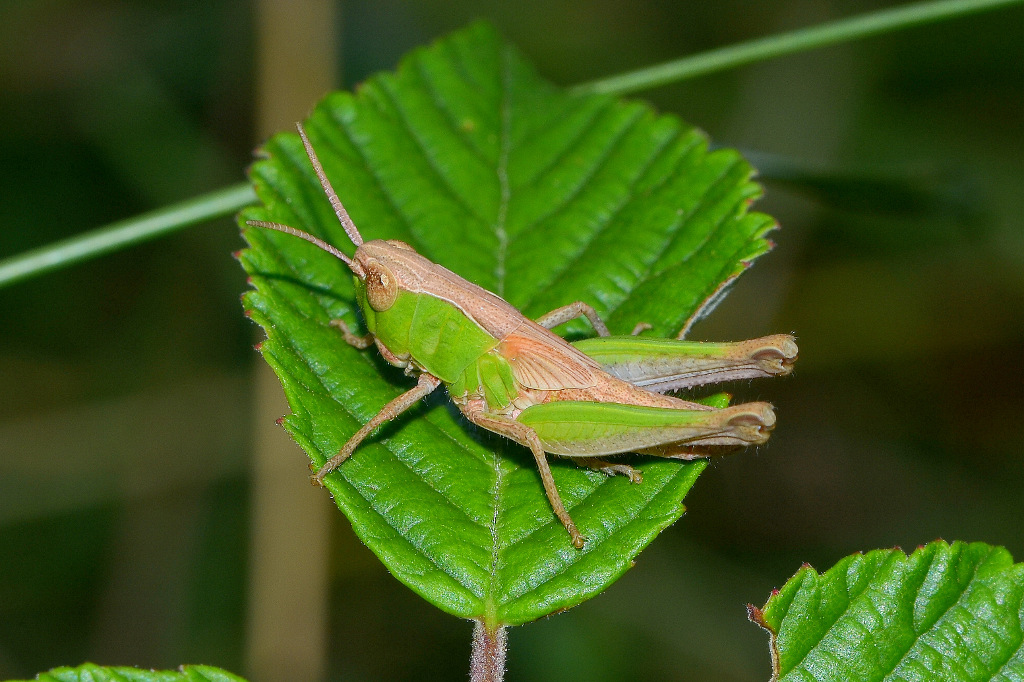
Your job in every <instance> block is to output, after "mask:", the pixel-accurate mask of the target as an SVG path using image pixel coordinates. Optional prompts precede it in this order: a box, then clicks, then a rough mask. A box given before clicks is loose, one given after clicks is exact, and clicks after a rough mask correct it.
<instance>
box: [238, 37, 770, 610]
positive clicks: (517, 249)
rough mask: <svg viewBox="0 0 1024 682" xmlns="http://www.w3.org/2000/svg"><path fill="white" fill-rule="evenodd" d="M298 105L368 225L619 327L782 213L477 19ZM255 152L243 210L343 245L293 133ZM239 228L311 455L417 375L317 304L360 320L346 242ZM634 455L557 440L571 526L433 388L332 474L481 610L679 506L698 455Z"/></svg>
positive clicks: (711, 282) (527, 467)
mask: <svg viewBox="0 0 1024 682" xmlns="http://www.w3.org/2000/svg"><path fill="white" fill-rule="evenodd" d="M305 126H306V130H307V132H308V133H309V137H310V139H311V141H312V143H313V145H314V147H315V148H316V149H317V152H318V155H319V157H320V159H321V161H322V162H323V165H324V167H325V170H326V172H327V174H328V176H329V177H330V178H331V181H332V183H333V185H334V187H335V189H336V190H337V191H338V193H339V195H340V197H341V199H342V201H344V202H345V205H346V207H347V209H348V211H349V213H350V214H351V216H352V218H353V220H354V221H355V223H356V224H357V225H358V226H359V228H360V230H361V231H362V233H363V236H364V238H366V239H367V240H369V239H374V238H389V239H401V240H404V241H406V242H408V243H409V244H411V245H412V246H413V247H414V248H415V249H416V250H418V251H419V252H420V253H422V254H423V255H425V256H426V257H427V258H430V259H432V260H434V261H436V262H438V263H440V264H442V265H444V266H446V267H448V268H449V269H451V270H453V271H455V272H457V273H459V274H460V275H462V276H464V277H466V278H468V279H470V280H472V281H473V282H476V283H477V284H479V285H481V286H483V287H485V288H487V289H490V290H492V291H494V292H497V293H498V294H499V295H501V296H503V297H504V298H506V299H507V300H508V301H509V302H510V303H512V304H513V305H515V306H516V307H518V308H519V309H521V310H523V311H524V312H525V314H527V315H529V316H531V317H536V316H539V315H541V314H543V313H545V312H547V311H549V310H551V309H553V308H555V307H558V306H561V305H564V304H567V303H571V302H573V301H575V300H582V301H586V302H589V303H591V304H592V305H594V306H595V307H596V308H597V309H598V311H599V312H600V313H601V314H602V315H603V316H604V318H605V320H607V321H608V323H609V326H610V327H611V328H612V331H613V332H617V333H629V331H630V330H631V329H632V328H633V326H634V325H635V323H636V322H638V321H645V322H648V323H650V324H652V325H653V333H658V334H661V335H668V334H673V333H675V332H676V331H677V330H678V329H679V328H680V327H682V326H683V325H684V324H686V323H687V321H688V320H690V319H691V318H692V317H693V316H694V315H695V314H696V313H697V312H698V311H700V310H701V309H702V308H704V307H705V304H706V303H708V302H709V301H713V300H715V299H716V298H717V296H718V295H720V294H721V292H722V291H723V290H724V288H725V286H726V285H727V284H728V283H729V282H731V281H732V280H733V279H734V278H735V277H736V276H738V275H739V274H740V273H741V272H742V271H743V270H744V269H745V268H746V267H747V266H748V265H749V263H750V262H751V261H752V260H753V259H754V258H756V257H757V256H758V255H760V254H762V253H764V252H765V251H767V250H768V249H769V248H770V244H769V242H768V241H767V240H766V239H764V237H763V235H764V233H765V232H767V231H768V230H770V229H772V228H773V227H774V223H773V221H772V220H771V219H770V218H768V217H767V216H764V215H759V214H748V213H747V212H746V210H747V206H748V205H749V203H750V202H751V201H752V200H753V199H755V198H756V197H757V196H758V195H759V193H760V188H759V187H758V186H757V185H756V184H754V183H752V182H751V181H750V177H751V174H752V171H751V168H750V166H749V165H748V164H747V163H746V162H744V161H743V159H742V158H741V157H740V156H739V155H738V154H737V153H736V152H735V151H732V150H719V151H716V152H714V153H709V152H708V150H707V140H706V139H705V137H704V135H703V134H702V133H700V132H699V131H697V130H696V129H694V128H691V127H689V126H687V125H685V124H683V123H682V122H680V121H679V120H678V119H676V118H673V117H671V116H659V115H657V114H655V113H654V112H653V111H652V110H651V109H650V107H648V106H646V105H644V104H640V103H636V102H624V101H619V100H616V99H614V98H613V97H610V96H607V95H570V94H568V93H566V92H565V91H563V90H561V89H559V88H557V87H555V86H553V85H551V84H549V83H547V82H545V81H544V80H542V79H540V78H539V77H538V76H537V75H536V74H535V73H534V72H533V70H532V69H531V68H530V66H529V65H528V64H527V63H526V62H525V61H524V60H523V59H522V58H521V57H520V56H519V54H518V53H517V52H516V51H515V50H514V49H513V48H511V47H509V46H508V45H506V44H504V43H503V42H502V41H501V40H500V39H499V37H498V36H497V35H496V34H495V32H494V30H493V29H492V28H491V27H490V26H488V25H486V24H482V23H480V24H474V25H472V26H470V27H469V28H468V29H465V30H463V31H460V32H458V33H456V34H454V35H452V36H450V37H448V38H446V39H444V40H441V41H439V42H437V43H436V44H434V45H433V46H431V47H429V48H426V49H421V50H417V51H415V52H413V53H412V54H411V55H410V56H408V57H407V58H406V59H405V60H404V61H403V62H402V64H401V66H400V67H399V69H398V71H397V72H396V73H388V74H381V75H377V76H375V77H373V78H371V79H370V80H369V81H368V82H366V83H365V84H364V85H363V86H362V87H361V88H360V89H359V90H358V92H357V93H356V94H355V95H353V94H349V93H342V92H339V93H333V94H331V95H329V96H328V97H327V98H325V99H324V100H323V101H322V102H321V103H320V104H319V105H318V106H317V107H316V109H315V110H314V111H313V113H312V114H311V116H310V118H309V119H308V120H307V121H306V122H305ZM263 152H264V154H265V155H266V159H265V160H262V161H259V162H257V163H256V164H255V165H254V166H253V167H252V169H251V177H252V180H253V182H254V184H255V187H256V191H257V194H258V196H259V197H260V200H261V202H262V204H263V206H262V207H256V208H253V209H249V210H246V211H245V212H244V213H243V214H242V215H241V216H240V221H241V222H242V223H243V227H244V221H245V220H249V219H258V220H269V221H276V222H281V223H285V224H288V225H292V226H294V227H297V228H300V229H303V230H307V231H309V232H311V233H314V234H317V235H319V236H321V237H323V238H325V239H326V240H327V241H329V242H331V243H333V244H335V245H337V246H339V247H340V248H342V249H344V250H349V251H350V252H351V249H352V246H351V244H349V243H348V240H347V238H346V237H345V234H344V232H343V231H342V229H341V227H340V226H339V225H338V223H337V220H336V219H335V217H334V215H333V213H332V211H331V208H330V206H329V204H328V202H327V200H326V198H325V197H324V195H323V192H322V191H321V189H320V187H319V185H318V183H317V181H316V178H315V176H314V174H313V171H312V168H311V167H310V165H309V163H308V161H307V159H306V156H305V153H304V152H303V149H302V146H301V144H300V142H299V139H298V136H297V135H295V134H294V133H286V134H280V135H277V136H275V137H273V138H272V139H271V140H270V141H268V142H267V144H266V145H265V146H264V148H263ZM244 234H245V238H246V240H247V241H248V242H249V244H250V248H249V249H246V250H245V251H243V252H242V253H241V254H240V260H241V262H242V264H243V266H244V267H245V269H246V271H247V272H248V273H249V274H250V276H251V281H252V284H253V287H254V288H255V290H254V291H250V292H248V293H247V294H246V296H245V299H244V304H245V307H246V310H247V313H248V314H249V315H251V316H252V318H253V319H254V320H255V321H257V322H258V323H259V324H260V325H262V326H263V328H264V329H265V330H266V333H267V339H266V341H264V342H263V344H262V345H261V351H262V353H263V356H264V357H265V358H266V360H267V361H268V362H269V363H270V364H271V366H272V367H273V368H274V370H275V371H276V372H277V374H278V376H279V377H280V378H281V381H282V384H283V385H284V389H285V392H286V394H287V397H288V401H289V405H290V407H291V410H292V414H291V415H290V416H288V417H287V419H286V420H285V422H284V424H285V427H286V428H287V429H288V430H289V432H290V433H291V434H292V435H293V437H294V438H295V439H296V440H297V441H298V442H299V443H300V444H301V445H302V446H303V447H304V448H305V450H306V451H307V452H308V453H309V454H310V457H311V459H312V460H313V462H314V464H316V465H320V464H321V463H322V462H324V461H325V459H327V458H328V457H330V456H332V455H334V454H335V453H336V452H337V451H338V449H339V448H340V447H341V445H342V444H343V443H344V442H345V441H346V439H347V438H348V437H349V436H351V435H352V434H353V433H354V432H355V431H356V430H357V428H358V427H359V426H360V425H361V424H363V423H365V422H366V421H368V420H369V419H370V418H371V417H372V416H373V415H374V414H376V413H377V412H378V411H379V410H380V408H381V407H382V406H383V405H384V404H385V403H386V402H387V401H388V400H390V399H392V398H394V397H395V396H397V395H398V394H399V393H401V392H403V391H405V390H407V389H408V388H410V387H411V386H412V385H413V384H412V382H411V380H410V379H409V378H408V377H405V376H404V375H403V374H402V373H401V372H400V371H398V370H396V369H394V368H393V367H391V366H389V365H387V364H386V363H384V362H383V360H381V358H380V357H379V354H378V353H377V352H376V351H375V350H374V349H372V348H371V349H369V350H367V351H362V352H360V351H357V350H355V349H353V348H351V347H349V346H348V345H347V344H345V343H344V342H343V341H342V340H341V338H340V336H339V334H338V331H337V330H336V329H334V328H332V327H329V326H328V323H329V321H330V320H332V319H334V318H343V319H345V320H347V321H348V323H349V325H351V326H354V327H358V326H359V324H360V321H359V319H358V318H357V316H356V315H355V310H356V308H355V304H354V300H353V288H352V277H351V275H350V273H349V271H348V270H347V268H346V267H345V265H344V264H342V263H341V262H340V261H337V260H335V259H333V258H331V257H330V256H328V255H327V254H325V253H323V252H321V251H319V250H317V249H316V248H314V247H312V246H311V245H309V244H307V243H305V242H303V241H301V240H298V239H295V238H294V237H291V236H289V235H284V234H279V233H276V232H270V231H268V230H260V229H254V228H249V229H245V231H244ZM567 331H568V332H569V333H576V334H579V333H581V332H583V333H585V332H586V331H587V327H586V326H583V325H567ZM633 461H635V462H637V463H638V465H639V468H640V469H641V470H642V471H643V473H644V482H643V484H641V485H631V484H630V483H628V482H627V481H626V480H625V479H623V478H616V479H608V478H606V477H605V476H604V475H602V474H600V473H595V472H591V471H584V470H581V469H577V468H576V467H575V466H574V465H572V464H571V463H569V462H567V461H555V462H553V463H552V468H553V469H554V476H555V480H556V483H557V485H558V488H559V490H560V491H561V495H562V498H563V500H564V501H565V503H566V506H567V507H568V508H569V509H570V512H571V513H572V516H573V518H574V520H575V521H576V523H577V524H578V525H579V527H580V530H581V531H582V532H583V533H584V535H585V536H587V538H588V543H587V547H586V549H585V550H584V551H579V550H576V549H574V548H573V547H572V545H571V544H570V543H569V538H568V535H567V534H566V533H565V530H564V529H563V528H562V526H561V524H560V523H559V522H558V521H557V519H556V518H555V516H554V514H553V513H552V511H551V508H550V506H549V504H548V502H547V499H546V498H545V496H544V492H543V489H542V486H541V482H540V478H539V475H538V474H537V471H536V468H535V466H534V464H533V460H532V457H531V455H530V454H529V452H528V451H527V450H526V449H525V448H521V447H519V446H518V445H515V444H513V443H511V442H510V441H506V440H505V439H503V438H501V437H499V436H495V435H492V434H489V433H487V432H481V431H479V430H476V429H474V428H473V427H471V426H470V425H469V424H468V423H467V422H466V421H465V420H464V419H462V418H461V417H460V416H459V415H458V413H457V411H456V410H455V408H454V407H453V406H452V405H450V404H449V403H448V401H447V398H446V396H444V395H443V394H442V392H440V391H438V392H437V393H436V394H435V395H433V396H431V399H430V400H428V401H427V402H426V403H425V404H423V405H421V406H419V407H417V408H414V409H412V410H410V411H409V412H407V413H405V414H404V415H402V416H401V417H400V418H399V419H398V420H396V421H395V422H392V423H391V424H389V425H387V426H385V427H384V428H383V429H382V431H381V432H380V433H379V434H378V435H377V436H375V437H372V438H371V439H369V440H368V441H367V442H366V443H364V444H363V445H361V446H360V448H359V449H358V450H357V451H356V453H355V455H354V456H353V457H352V458H351V459H350V460H349V461H347V462H346V463H345V464H344V465H343V466H342V467H341V468H340V469H339V470H338V471H337V472H336V473H334V474H332V475H331V476H329V477H328V479H327V484H328V485H327V487H328V488H329V489H330V491H331V493H332V494H333V495H334V499H335V501H336V503H337V505H338V507H339V508H341V510H342V511H343V512H344V513H345V514H346V515H347V516H348V517H349V519H350V520H351V521H352V525H353V527H354V529H355V531H356V533H357V534H358V535H359V537H360V538H361V539H362V540H363V542H365V543H366V544H367V546H369V547H370V549H372V550H373V551H374V552H375V553H376V554H377V555H378V556H379V557H380V559H381V560H382V561H383V562H384V563H385V564H386V565H387V567H388V569H389V570H390V571H391V572H392V573H393V574H394V575H395V576H396V577H397V578H398V579H399V580H401V581H403V582H404V583H406V584H407V585H409V586H410V587H411V588H412V589H413V590H415V591H416V592H418V593H419V594H420V595H422V596H423V597H424V598H425V599H427V600H429V601H430V602H431V603H433V604H435V605H437V606H438V607H439V608H441V609H443V610H445V611H447V612H449V613H452V614H454V615H457V616H461V617H466V618H476V619H480V620H482V621H484V622H485V623H486V624H487V625H488V626H489V627H490V628H491V629H493V628H495V627H497V626H500V625H509V624H518V623H523V622H526V621H530V620H534V619H536V618H539V617H542V616H545V615H547V614H550V613H553V612H556V611H559V610H563V609H566V608H569V607H571V606H574V605H576V604H578V603H579V602H581V601H583V600H585V599H587V598H589V597H591V596H593V595H595V594H597V593H599V592H600V591H601V590H603V589H605V588H606V587H607V586H608V585H610V584H611V583H612V582H614V581H615V580H616V579H617V578H618V577H619V576H620V575H621V574H622V573H623V572H624V571H626V570H627V569H628V568H629V567H630V566H631V565H632V561H633V559H634V557H635V556H636V555H637V553H638V552H639V551H640V550H641V549H642V548H643V547H645V546H646V545H647V544H648V543H649V542H650V541H651V540H652V539H653V538H654V537H655V536H656V535H657V534H658V532H660V531H661V530H662V529H664V528H666V527H667V526H669V525H670V524H672V523H673V522H674V521H676V519H678V518H679V516H680V515H681V514H682V513H683V507H682V504H681V501H682V499H683V497H684V496H685V495H686V493H687V491H688V490H689V489H690V486H691V485H692V484H693V482H694V480H695V479H696V477H697V475H698V474H699V473H700V471H701V470H702V469H703V467H704V466H705V465H704V463H703V462H694V463H689V464H686V463H680V462H675V461H655V460H653V459H650V458H641V457H639V456H637V457H636V458H635V460H633ZM310 494H314V493H313V491H311V492H310Z"/></svg>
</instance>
